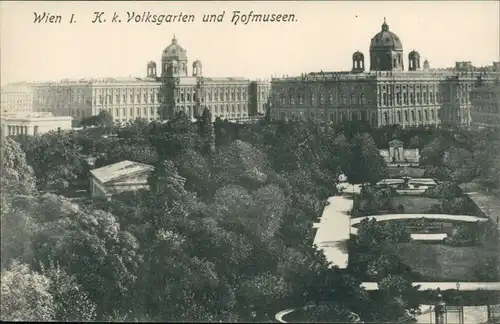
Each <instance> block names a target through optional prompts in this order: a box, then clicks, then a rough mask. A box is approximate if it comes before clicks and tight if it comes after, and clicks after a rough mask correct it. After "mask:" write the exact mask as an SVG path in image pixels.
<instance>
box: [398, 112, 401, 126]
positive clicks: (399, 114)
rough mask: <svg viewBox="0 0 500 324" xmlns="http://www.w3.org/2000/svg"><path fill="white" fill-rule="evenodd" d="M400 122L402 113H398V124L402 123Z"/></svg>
mask: <svg viewBox="0 0 500 324" xmlns="http://www.w3.org/2000/svg"><path fill="white" fill-rule="evenodd" d="M400 122H401V112H400V111H398V123H400Z"/></svg>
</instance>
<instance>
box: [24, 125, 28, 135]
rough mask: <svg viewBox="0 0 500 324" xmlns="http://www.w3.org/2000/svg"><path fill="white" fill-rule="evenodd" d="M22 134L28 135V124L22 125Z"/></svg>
mask: <svg viewBox="0 0 500 324" xmlns="http://www.w3.org/2000/svg"><path fill="white" fill-rule="evenodd" d="M24 135H28V126H24Z"/></svg>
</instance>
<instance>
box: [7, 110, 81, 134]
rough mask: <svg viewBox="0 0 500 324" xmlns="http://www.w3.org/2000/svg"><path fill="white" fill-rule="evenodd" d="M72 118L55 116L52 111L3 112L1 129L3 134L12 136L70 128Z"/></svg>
mask: <svg viewBox="0 0 500 324" xmlns="http://www.w3.org/2000/svg"><path fill="white" fill-rule="evenodd" d="M72 120H73V118H72V117H70V116H54V115H52V114H51V113H35V112H29V113H20V112H17V113H2V114H1V117H0V131H1V134H2V136H10V135H37V134H43V133H47V132H50V131H61V130H70V129H71V126H72Z"/></svg>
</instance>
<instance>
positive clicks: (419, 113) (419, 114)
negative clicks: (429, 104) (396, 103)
mask: <svg viewBox="0 0 500 324" xmlns="http://www.w3.org/2000/svg"><path fill="white" fill-rule="evenodd" d="M418 120H419V121H421V120H422V112H421V111H420V110H419V111H418Z"/></svg>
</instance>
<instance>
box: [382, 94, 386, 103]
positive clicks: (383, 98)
mask: <svg viewBox="0 0 500 324" xmlns="http://www.w3.org/2000/svg"><path fill="white" fill-rule="evenodd" d="M382 105H384V106H387V93H383V94H382Z"/></svg>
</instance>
